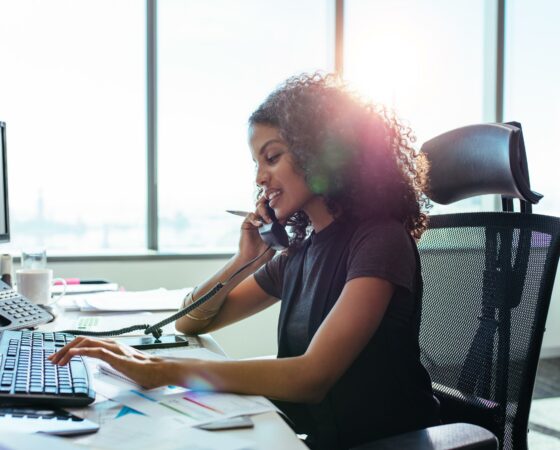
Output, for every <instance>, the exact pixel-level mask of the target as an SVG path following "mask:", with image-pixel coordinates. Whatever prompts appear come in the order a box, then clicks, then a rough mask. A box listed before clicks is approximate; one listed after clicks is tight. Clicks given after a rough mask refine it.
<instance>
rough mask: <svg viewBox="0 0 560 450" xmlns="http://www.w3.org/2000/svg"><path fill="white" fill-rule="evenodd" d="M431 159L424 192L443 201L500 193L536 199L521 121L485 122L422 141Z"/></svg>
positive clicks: (437, 200)
mask: <svg viewBox="0 0 560 450" xmlns="http://www.w3.org/2000/svg"><path fill="white" fill-rule="evenodd" d="M421 151H422V152H423V153H424V154H425V155H426V156H427V158H428V161H429V163H430V168H429V172H428V177H429V188H428V192H426V195H427V196H428V197H429V198H430V199H431V200H433V201H434V202H436V203H440V204H443V205H447V204H449V203H453V202H456V201H458V200H463V199H465V198H469V197H474V196H478V195H486V194H498V195H502V197H505V198H518V199H520V200H524V201H526V202H529V203H531V204H535V203H538V201H539V200H540V199H541V198H542V195H541V194H538V193H536V192H533V191H532V190H531V188H530V183H529V170H528V168H527V157H526V154H525V143H524V141H523V133H522V131H521V124H519V123H518V122H510V123H503V124H502V123H488V124H479V125H470V126H466V127H462V128H457V129H455V130H451V131H448V132H447V133H443V134H441V135H439V136H436V137H435V138H433V139H430V140H429V141H427V142H425V143H424V145H423V146H422V148H421Z"/></svg>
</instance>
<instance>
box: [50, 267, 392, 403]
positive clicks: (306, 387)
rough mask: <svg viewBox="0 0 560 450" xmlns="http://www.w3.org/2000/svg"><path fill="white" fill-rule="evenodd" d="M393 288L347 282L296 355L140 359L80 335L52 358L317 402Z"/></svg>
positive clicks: (143, 378) (364, 338) (378, 282)
mask: <svg viewBox="0 0 560 450" xmlns="http://www.w3.org/2000/svg"><path fill="white" fill-rule="evenodd" d="M393 291H394V286H393V285H392V284H391V283H390V282H388V281H386V280H383V279H380V278H371V277H364V278H356V279H353V280H351V281H349V282H348V283H346V285H345V287H344V289H343V290H342V293H341V295H340V297H339V299H338V301H337V303H336V305H335V306H334V307H333V309H332V310H331V312H330V313H329V315H328V316H327V318H326V319H325V321H324V322H323V323H322V325H321V326H320V327H319V329H318V330H317V333H316V334H315V336H314V337H313V340H312V341H311V344H310V346H309V348H308V350H307V352H306V353H305V354H304V355H302V356H298V357H294V358H281V359H275V360H250V361H201V360H193V359H185V360H170V359H161V358H156V357H146V356H145V355H144V356H143V357H142V358H144V359H141V358H140V357H139V356H137V355H136V356H134V355H132V356H131V355H130V354H127V352H130V351H129V350H128V348H127V347H124V346H119V345H118V344H115V343H113V342H112V341H98V340H93V339H89V338H78V339H76V340H75V341H74V342H72V343H70V344H68V345H67V346H66V347H65V348H63V349H61V350H60V351H59V352H58V353H56V354H55V355H54V356H53V357H52V361H53V362H55V363H58V364H65V363H67V362H68V361H69V360H70V358H71V357H72V356H74V355H77V354H79V355H85V356H92V357H96V358H99V359H102V360H104V361H106V362H108V363H109V364H111V365H112V366H113V367H115V368H116V369H117V370H119V371H121V372H123V373H124V374H125V375H127V376H129V377H130V378H132V379H134V380H136V381H137V382H139V383H140V384H142V385H143V386H145V387H149V388H152V387H156V386H163V385H166V384H175V385H181V386H186V387H193V388H196V387H197V386H200V380H204V381H206V382H207V383H208V384H210V385H211V386H213V387H214V389H216V390H219V391H228V392H236V393H239V394H254V395H264V396H267V397H270V398H275V399H278V400H286V401H297V402H302V401H303V402H317V401H320V400H321V399H322V398H323V397H324V396H325V394H326V393H327V392H328V390H329V389H330V388H331V387H332V386H333V385H334V383H335V382H336V381H337V380H338V379H339V378H340V377H341V376H342V374H343V373H344V372H345V371H346V370H347V369H348V367H350V365H351V364H352V362H353V361H354V360H355V359H356V358H357V357H358V355H359V353H360V352H361V351H362V350H363V348H364V347H365V346H366V344H367V343H368V341H369V340H370V339H371V337H372V336H373V334H374V333H375V331H376V330H377V327H378V326H379V323H380V322H381V320H382V318H383V315H384V314H385V311H386V309H387V305H388V304H389V301H390V299H391V296H392V295H393ZM224 317H225V313H224ZM224 320H226V319H224Z"/></svg>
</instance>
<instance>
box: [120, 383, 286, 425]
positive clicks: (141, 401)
mask: <svg viewBox="0 0 560 450" xmlns="http://www.w3.org/2000/svg"><path fill="white" fill-rule="evenodd" d="M201 383H202V382H201ZM177 389H180V388H177ZM113 400H114V401H116V402H118V403H120V404H122V405H126V406H128V407H129V408H132V409H135V410H136V411H140V412H141V413H144V414H146V415H147V416H151V417H174V418H175V419H176V420H177V421H179V422H181V423H183V425H185V426H189V427H194V426H196V425H202V424H205V423H210V422H215V421H216V420H223V419H227V418H230V417H237V416H243V415H252V414H260V413H264V412H268V411H278V409H277V408H276V407H275V406H274V404H272V403H271V402H270V401H269V400H268V399H266V398H264V397H260V396H256V395H237V394H228V393H220V392H208V391H189V390H183V389H180V391H179V392H173V390H172V389H165V390H164V391H162V390H151V391H146V390H141V389H139V388H138V389H130V390H129V391H128V392H127V393H122V394H120V395H118V396H116V397H114V398H113Z"/></svg>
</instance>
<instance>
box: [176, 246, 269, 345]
mask: <svg viewBox="0 0 560 450" xmlns="http://www.w3.org/2000/svg"><path fill="white" fill-rule="evenodd" d="M272 255H274V252H273V251H270V250H269V252H268V253H267V254H265V255H264V256H262V258H260V259H259V260H257V261H255V262H254V263H253V264H251V265H250V266H249V267H247V268H246V269H245V270H243V271H242V272H241V273H239V274H238V275H236V276H235V277H234V278H233V279H232V280H230V281H229V282H228V283H227V284H226V285H225V286H224V287H223V288H222V289H221V290H220V291H218V293H217V294H216V295H214V297H213V298H212V299H210V300H208V301H207V302H206V303H204V304H203V305H202V306H201V308H202V310H203V313H202V314H197V313H193V314H192V316H193V317H205V315H206V314H205V311H217V312H216V314H215V315H214V316H212V317H209V318H208V319H206V320H201V319H200V318H198V319H197V318H191V317H189V316H188V315H185V316H183V317H181V318H180V319H178V320H176V321H175V329H176V330H177V331H179V332H181V333H185V334H200V333H207V332H209V331H212V330H216V329H218V328H221V327H223V326H225V325H227V324H230V323H233V322H236V321H238V320H241V319H242V318H244V317H247V316H249V315H251V314H254V313H255V312H258V311H259V310H262V309H264V308H266V307H268V306H270V305H272V304H273V303H274V302H275V301H277V300H278V299H275V298H274V297H271V296H270V295H268V294H267V293H266V292H265V291H264V290H263V289H262V288H261V287H260V286H259V285H258V284H257V282H256V281H255V279H254V277H253V276H252V273H253V272H254V271H255V270H256V269H257V268H258V267H259V266H261V265H262V264H263V262H266V261H268V260H270V258H271V257H272ZM244 264H246V262H245V261H243V260H242V259H241V257H240V256H239V255H235V256H234V257H233V258H232V259H230V260H229V261H228V263H227V264H226V265H225V266H224V268H223V269H222V270H220V271H219V272H217V273H216V274H215V275H214V276H213V277H211V278H209V279H208V280H206V281H205V282H204V283H203V284H201V285H200V286H199V287H198V288H197V289H196V292H194V293H193V300H197V299H198V298H200V297H202V296H203V295H204V294H205V293H206V292H207V291H209V290H210V289H212V288H213V287H214V286H215V285H216V284H217V283H218V282H224V281H226V280H227V279H228V278H230V277H231V276H232V275H233V274H234V273H235V272H236V271H237V270H239V269H240V268H241V267H242V266H243V265H244ZM183 306H186V305H183ZM195 311H196V310H195Z"/></svg>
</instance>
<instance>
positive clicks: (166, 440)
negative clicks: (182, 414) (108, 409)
mask: <svg viewBox="0 0 560 450" xmlns="http://www.w3.org/2000/svg"><path fill="white" fill-rule="evenodd" d="M78 442H79V443H80V444H82V445H87V446H88V447H93V448H115V449H119V450H128V449H130V450H138V449H139V448H154V449H158V450H174V449H181V450H249V449H251V448H253V445H252V443H251V442H249V441H247V440H244V439H240V438H237V437H234V436H232V435H231V434H221V433H212V432H209V431H202V430H198V429H196V428H185V426H184V425H183V424H182V423H181V422H178V421H176V420H174V419H173V418H172V417H164V418H155V417H145V416H140V415H137V414H128V415H126V416H123V417H121V418H119V419H116V420H113V421H111V422H109V423H106V424H105V426H103V427H102V428H101V429H100V430H99V432H98V433H96V434H95V435H91V436H88V437H86V438H82V439H80V440H79V441H78Z"/></svg>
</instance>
